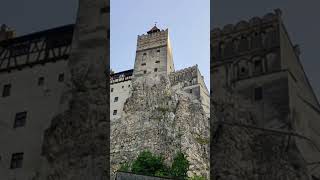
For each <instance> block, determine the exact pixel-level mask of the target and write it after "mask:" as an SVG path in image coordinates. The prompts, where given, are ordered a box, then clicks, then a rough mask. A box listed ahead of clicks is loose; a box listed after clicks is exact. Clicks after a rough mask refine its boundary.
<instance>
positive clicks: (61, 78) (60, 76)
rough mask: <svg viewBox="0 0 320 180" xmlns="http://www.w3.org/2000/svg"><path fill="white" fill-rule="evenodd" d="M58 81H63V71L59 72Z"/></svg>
mask: <svg viewBox="0 0 320 180" xmlns="http://www.w3.org/2000/svg"><path fill="white" fill-rule="evenodd" d="M58 81H59V82H63V81H64V73H61V74H59V77H58Z"/></svg>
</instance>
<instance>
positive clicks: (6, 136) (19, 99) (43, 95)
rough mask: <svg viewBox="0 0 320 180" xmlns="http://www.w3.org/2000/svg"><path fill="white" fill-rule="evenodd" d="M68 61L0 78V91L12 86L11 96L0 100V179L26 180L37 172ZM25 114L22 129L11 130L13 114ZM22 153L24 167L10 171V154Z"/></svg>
mask: <svg viewBox="0 0 320 180" xmlns="http://www.w3.org/2000/svg"><path fill="white" fill-rule="evenodd" d="M66 65H67V61H63V60H62V61H57V62H55V63H47V64H44V65H36V66H34V67H32V68H24V69H22V70H21V71H18V70H13V71H11V73H1V74H0V88H1V89H0V90H1V95H2V90H3V85H5V84H8V83H10V84H11V86H12V87H11V95H10V96H8V97H5V98H3V97H2V96H1V97H0V156H1V160H0V176H1V178H0V179H8V180H11V179H16V180H27V179H28V180H29V178H30V177H31V176H33V175H35V173H36V172H37V171H39V170H40V168H41V167H40V164H41V163H39V161H41V160H42V158H41V156H40V154H41V146H42V141H43V133H44V130H45V129H46V128H47V127H48V126H49V124H50V122H51V119H52V118H53V117H54V116H55V115H56V113H57V111H58V104H59V101H60V96H61V93H62V89H63V87H64V82H59V81H58V76H59V74H60V73H64V76H65V78H64V79H65V81H66V80H67V78H68V75H67V73H66ZM41 76H43V77H44V85H43V86H38V78H39V77H41ZM22 111H27V119H26V124H25V126H24V127H18V128H13V124H14V119H15V114H16V113H17V112H22ZM18 152H23V153H24V159H23V166H22V168H19V169H10V164H11V155H12V153H18Z"/></svg>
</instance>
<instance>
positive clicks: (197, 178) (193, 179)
mask: <svg viewBox="0 0 320 180" xmlns="http://www.w3.org/2000/svg"><path fill="white" fill-rule="evenodd" d="M188 180H206V178H205V177H203V176H193V177H191V178H189V179H188Z"/></svg>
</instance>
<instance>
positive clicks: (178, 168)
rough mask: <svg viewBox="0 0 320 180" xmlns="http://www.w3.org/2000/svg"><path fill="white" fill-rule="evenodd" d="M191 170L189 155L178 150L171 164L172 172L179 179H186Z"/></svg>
mask: <svg viewBox="0 0 320 180" xmlns="http://www.w3.org/2000/svg"><path fill="white" fill-rule="evenodd" d="M188 170H189V161H188V159H187V157H186V156H185V155H184V154H183V153H182V152H178V153H177V154H176V156H175V157H174V159H173V163H172V166H171V174H172V176H173V177H175V178H178V179H186V178H187V177H188V176H187V172H188Z"/></svg>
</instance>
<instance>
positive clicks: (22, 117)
mask: <svg viewBox="0 0 320 180" xmlns="http://www.w3.org/2000/svg"><path fill="white" fill-rule="evenodd" d="M26 119H27V112H19V113H16V116H15V118H14V125H13V127H14V128H17V127H23V126H25V124H26Z"/></svg>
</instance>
